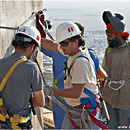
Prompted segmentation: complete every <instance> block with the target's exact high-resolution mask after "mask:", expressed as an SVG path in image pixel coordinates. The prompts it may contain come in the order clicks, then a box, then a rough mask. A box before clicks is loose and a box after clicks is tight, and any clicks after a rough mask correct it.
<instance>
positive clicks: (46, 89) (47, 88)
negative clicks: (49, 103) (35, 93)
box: [44, 86, 54, 97]
mask: <svg viewBox="0 0 130 130" xmlns="http://www.w3.org/2000/svg"><path fill="white" fill-rule="evenodd" d="M44 94H45V97H47V96H53V95H54V89H53V88H52V87H50V86H44Z"/></svg>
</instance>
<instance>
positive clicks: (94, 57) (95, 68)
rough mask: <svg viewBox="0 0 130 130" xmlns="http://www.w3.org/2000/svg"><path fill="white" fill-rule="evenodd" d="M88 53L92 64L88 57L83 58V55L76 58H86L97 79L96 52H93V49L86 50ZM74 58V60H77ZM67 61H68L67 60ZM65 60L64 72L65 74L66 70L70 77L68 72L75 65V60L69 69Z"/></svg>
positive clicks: (97, 59)
mask: <svg viewBox="0 0 130 130" xmlns="http://www.w3.org/2000/svg"><path fill="white" fill-rule="evenodd" d="M88 51H89V54H90V56H91V59H92V60H93V63H94V64H93V63H92V61H91V60H90V59H89V58H88V57H86V56H84V55H80V56H78V57H77V58H80V57H83V58H86V59H87V60H88V61H89V62H90V64H91V65H92V67H93V69H94V71H95V75H96V77H97V75H98V74H97V71H98V69H99V57H98V55H97V54H96V52H95V51H94V50H93V49H90V48H89V49H88ZM77 58H76V59H77ZM76 59H75V60H76ZM67 60H68V59H67ZM67 60H66V61H65V72H66V69H67V71H68V75H69V76H70V77H71V75H70V70H71V68H72V66H73V64H74V63H75V60H74V62H73V63H72V64H71V66H70V68H68V67H67Z"/></svg>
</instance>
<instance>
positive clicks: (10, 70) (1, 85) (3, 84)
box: [0, 58, 26, 92]
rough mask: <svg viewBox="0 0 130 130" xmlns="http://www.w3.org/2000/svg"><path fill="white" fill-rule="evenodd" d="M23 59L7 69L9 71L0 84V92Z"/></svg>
mask: <svg viewBox="0 0 130 130" xmlns="http://www.w3.org/2000/svg"><path fill="white" fill-rule="evenodd" d="M25 60H26V59H25V58H22V59H19V60H18V61H16V62H15V63H14V64H13V65H12V67H11V68H10V69H9V71H8V72H7V74H6V75H5V77H4V78H3V80H2V82H1V83H0V92H1V91H2V90H3V88H4V86H5V84H6V82H7V81H8V79H9V77H10V75H11V74H12V72H13V71H14V69H15V68H16V67H17V66H18V65H19V64H20V63H21V62H23V61H25Z"/></svg>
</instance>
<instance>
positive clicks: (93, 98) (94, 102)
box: [65, 55, 108, 129]
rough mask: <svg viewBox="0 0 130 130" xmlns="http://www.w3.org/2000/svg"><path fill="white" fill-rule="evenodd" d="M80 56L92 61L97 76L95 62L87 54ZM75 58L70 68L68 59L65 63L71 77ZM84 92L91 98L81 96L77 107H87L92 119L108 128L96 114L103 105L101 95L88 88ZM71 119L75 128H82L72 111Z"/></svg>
mask: <svg viewBox="0 0 130 130" xmlns="http://www.w3.org/2000/svg"><path fill="white" fill-rule="evenodd" d="M80 57H83V58H86V59H87V60H88V61H89V62H90V64H91V65H92V67H93V69H94V71H95V75H96V76H97V72H96V69H95V66H94V64H93V63H92V61H91V60H90V59H89V58H88V57H86V56H84V55H80V56H78V57H77V58H80ZM77 58H76V59H77ZM76 59H75V60H76ZM75 60H74V61H73V63H72V64H71V66H70V67H69V68H68V67H67V60H66V62H65V65H66V67H65V71H66V70H67V71H68V76H70V77H71V75H70V71H71V68H72V66H73V64H74V63H75ZM71 78H72V77H71ZM83 92H84V93H85V94H87V95H88V96H89V98H81V100H80V101H81V105H78V106H76V107H75V108H78V109H87V110H88V111H89V115H90V117H91V120H92V121H93V122H94V123H95V124H96V125H97V126H99V127H100V128H102V129H108V128H107V127H106V126H105V125H104V124H103V123H102V122H101V121H100V120H98V119H97V118H96V117H95V115H96V114H97V113H98V111H99V108H100V105H101V103H100V100H99V95H98V94H96V95H94V94H93V93H92V92H91V91H89V90H88V89H87V88H84V90H83ZM91 109H94V111H91ZM69 119H70V122H71V123H72V125H73V126H74V127H75V128H77V129H80V126H78V125H76V123H75V122H74V120H73V118H72V115H71V113H70V112H69ZM85 122H86V123H87V121H85Z"/></svg>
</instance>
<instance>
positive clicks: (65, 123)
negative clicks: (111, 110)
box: [62, 106, 101, 130]
mask: <svg viewBox="0 0 130 130" xmlns="http://www.w3.org/2000/svg"><path fill="white" fill-rule="evenodd" d="M69 109H70V110H73V111H76V112H78V113H82V109H77V108H73V107H71V106H69ZM71 115H72V118H73V119H80V118H81V116H79V115H75V114H73V113H71ZM95 117H96V118H98V119H101V110H99V111H98V113H97V114H96V116H95ZM87 121H88V122H87V125H88V126H89V124H90V122H91V124H92V127H93V129H96V130H100V128H99V127H98V126H97V125H96V124H95V123H94V122H93V121H92V120H91V121H90V122H89V120H87ZM75 123H76V125H77V126H80V122H79V121H77V122H76V121H75ZM62 129H76V128H75V127H74V126H73V125H72V124H71V122H70V120H69V115H68V113H66V115H65V118H64V121H63V124H62ZM84 129H87V128H84ZM89 129H90V126H89Z"/></svg>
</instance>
